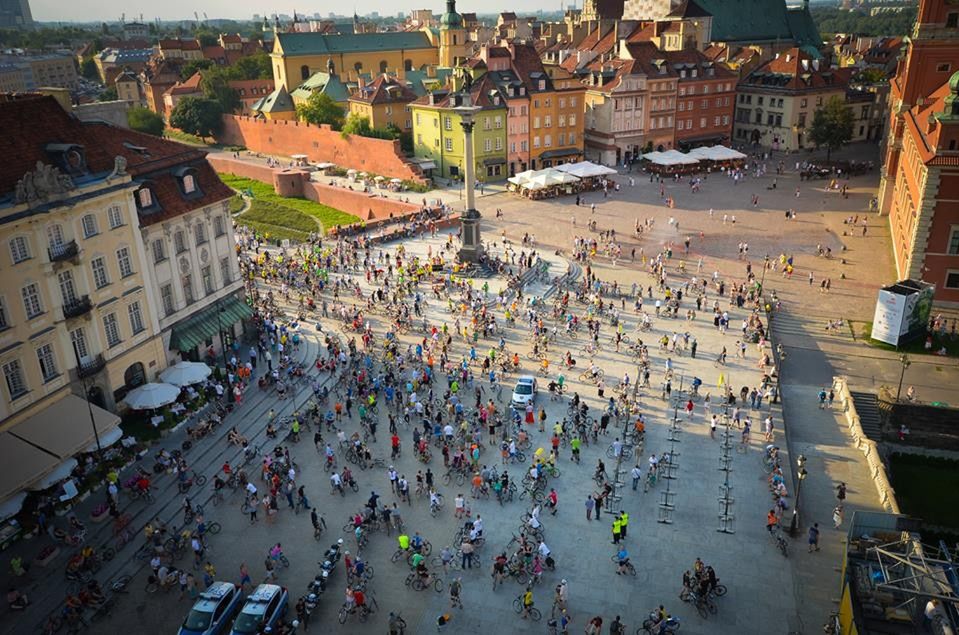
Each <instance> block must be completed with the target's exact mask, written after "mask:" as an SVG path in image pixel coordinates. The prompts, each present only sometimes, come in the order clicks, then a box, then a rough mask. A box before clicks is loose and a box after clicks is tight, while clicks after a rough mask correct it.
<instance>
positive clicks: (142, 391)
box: [123, 383, 180, 410]
mask: <svg viewBox="0 0 959 635" xmlns="http://www.w3.org/2000/svg"><path fill="white" fill-rule="evenodd" d="M179 394H180V389H179V388H177V387H176V386H172V385H170V384H154V383H150V384H144V385H142V386H140V387H139V388H134V389H133V390H131V391H130V392H129V393H127V396H126V399H124V400H123V401H125V402H126V404H127V405H128V406H130V407H131V408H133V409H134V410H150V409H153V408H159V407H161V406H165V405H167V404H170V403H173V402H174V401H176V398H177V395H179Z"/></svg>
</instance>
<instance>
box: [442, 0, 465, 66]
mask: <svg viewBox="0 0 959 635" xmlns="http://www.w3.org/2000/svg"><path fill="white" fill-rule="evenodd" d="M468 44H469V36H468V34H467V32H466V28H465V26H464V25H463V16H461V15H460V14H459V13H457V12H456V0H446V13H444V14H443V16H442V17H441V18H440V32H439V65H440V66H442V67H444V68H453V67H455V66H456V65H457V64H458V63H459V62H461V61H463V60H465V59H466V57H467V56H468V55H469V53H468V47H467V45H468Z"/></svg>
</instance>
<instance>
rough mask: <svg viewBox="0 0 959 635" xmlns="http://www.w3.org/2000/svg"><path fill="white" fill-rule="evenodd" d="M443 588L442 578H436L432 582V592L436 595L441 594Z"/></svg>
mask: <svg viewBox="0 0 959 635" xmlns="http://www.w3.org/2000/svg"><path fill="white" fill-rule="evenodd" d="M443 586H444V585H443V580H442V578H436V579H435V580H433V590H434V591H436V592H437V593H442V592H443Z"/></svg>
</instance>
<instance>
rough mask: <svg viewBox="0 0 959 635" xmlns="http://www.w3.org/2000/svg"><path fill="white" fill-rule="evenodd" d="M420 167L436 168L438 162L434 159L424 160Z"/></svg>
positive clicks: (422, 168)
mask: <svg viewBox="0 0 959 635" xmlns="http://www.w3.org/2000/svg"><path fill="white" fill-rule="evenodd" d="M420 169H421V170H435V169H436V163H434V162H433V161H424V162H423V163H420Z"/></svg>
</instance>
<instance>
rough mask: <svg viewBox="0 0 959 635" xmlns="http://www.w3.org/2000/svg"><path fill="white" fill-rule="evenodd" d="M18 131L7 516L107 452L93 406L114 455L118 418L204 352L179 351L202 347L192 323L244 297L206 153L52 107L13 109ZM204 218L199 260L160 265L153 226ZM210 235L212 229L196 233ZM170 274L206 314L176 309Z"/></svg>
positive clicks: (5, 356)
mask: <svg viewBox="0 0 959 635" xmlns="http://www.w3.org/2000/svg"><path fill="white" fill-rule="evenodd" d="M14 121H16V122H20V123H19V124H18V125H17V126H16V127H13V126H12V125H9V124H8V125H6V126H5V129H7V130H9V131H10V133H9V135H8V137H9V138H8V141H9V142H10V143H11V145H12V147H15V148H17V152H15V153H11V154H10V155H9V156H8V157H7V159H6V163H5V169H4V170H2V171H0V245H3V248H2V249H0V268H2V270H3V276H2V278H0V372H2V374H3V379H4V381H3V382H2V383H0V456H2V457H4V460H5V466H4V470H3V472H2V473H0V502H2V501H5V500H8V498H9V497H10V496H11V495H15V494H16V493H17V492H18V491H20V490H22V489H23V488H26V487H29V486H33V485H37V486H38V487H37V488H38V489H43V488H44V487H45V486H39V485H38V483H39V484H42V483H43V482H44V481H43V479H45V478H49V477H50V475H51V474H57V473H58V472H57V470H61V469H64V466H66V472H67V474H68V473H69V468H70V467H71V465H75V462H74V463H72V464H71V461H72V460H73V459H72V457H73V456H74V455H76V454H78V453H83V452H88V451H90V448H91V447H95V440H94V435H93V429H92V425H91V422H90V420H89V417H88V412H87V404H86V403H84V399H83V398H84V397H87V398H88V399H89V402H90V403H91V404H92V409H93V416H94V419H95V420H96V426H97V430H98V434H99V435H100V438H101V441H102V442H104V443H105V444H109V443H112V442H115V441H116V440H118V439H119V436H118V434H116V426H117V424H118V423H119V419H118V418H117V417H115V416H114V415H111V414H110V413H109V412H107V410H113V409H115V408H116V406H117V404H118V403H119V402H120V401H121V400H122V399H123V398H124V397H125V396H126V394H127V393H128V392H129V391H130V390H131V389H133V388H135V387H137V386H140V385H142V384H144V383H146V382H149V381H155V380H156V378H157V376H158V374H159V372H160V371H162V370H163V369H165V368H166V367H167V366H168V365H169V364H170V363H172V362H174V361H176V360H177V359H178V358H179V357H180V356H181V355H186V354H192V353H193V352H194V351H191V350H189V349H184V348H182V347H180V346H179V345H178V346H176V347H175V346H174V342H185V341H189V340H188V338H186V336H185V332H186V330H185V327H184V326H183V324H184V322H188V321H189V320H187V319H186V318H193V317H195V315H196V314H197V312H198V311H200V310H202V309H203V308H204V305H205V304H207V303H209V302H212V301H213V300H214V298H216V299H218V300H220V301H221V304H223V305H224V306H225V307H226V308H227V309H230V310H232V309H234V308H235V307H234V306H233V304H234V303H233V302H232V301H229V300H231V298H228V297H227V296H228V294H229V293H235V291H236V289H237V288H238V286H239V288H240V289H241V290H242V282H241V281H240V279H239V270H238V266H237V264H236V253H235V250H234V249H233V237H232V225H231V224H230V223H229V222H228V220H227V218H228V216H227V211H226V209H225V201H226V200H228V199H229V198H230V196H231V194H232V192H231V190H229V188H227V187H226V186H225V185H223V183H222V182H220V181H219V179H218V178H217V177H216V174H215V173H214V172H213V171H212V168H211V167H210V166H209V165H208V164H206V162H205V160H203V156H204V153H202V152H201V151H198V150H194V149H191V148H186V147H184V146H181V145H179V144H175V143H172V142H169V141H165V140H163V139H159V138H156V137H152V136H150V135H145V134H141V133H137V132H134V131H131V130H126V129H122V128H116V127H113V126H111V125H109V124H105V123H102V122H81V121H79V120H78V119H76V118H74V117H72V116H71V115H70V114H68V113H67V112H66V111H65V110H64V109H63V108H62V107H61V106H60V104H59V103H58V102H57V101H56V100H55V99H54V98H52V97H48V96H38V95H25V96H18V97H10V96H7V97H5V98H4V99H0V122H14ZM191 213H192V214H193V216H199V217H201V218H194V219H191V220H189V225H190V229H191V232H192V234H193V235H194V236H196V237H197V255H196V256H193V255H192V254H184V253H181V252H180V251H179V250H177V251H172V250H171V251H164V252H163V253H164V254H170V255H169V257H164V258H161V257H159V256H158V254H157V252H156V251H155V249H154V248H153V243H154V242H156V241H155V240H154V239H155V238H159V236H152V235H151V236H150V237H149V240H150V245H151V248H149V249H148V247H147V244H146V241H147V240H148V238H147V232H148V231H149V228H150V226H151V225H153V224H156V227H157V228H160V227H161V225H160V224H159V223H160V222H161V221H162V222H163V224H164V225H167V224H169V225H171V226H172V228H173V229H174V230H175V229H176V226H177V224H178V223H182V222H184V219H190V218H191ZM217 216H220V218H219V220H217ZM202 223H206V224H208V225H209V229H207V228H206V227H204V228H203V229H202V230H199V229H197V228H196V226H198V225H199V224H202ZM156 233H158V234H160V233H162V231H158V232H156ZM200 237H202V239H203V240H202V241H201V240H200ZM188 251H190V252H192V249H189V250H188ZM201 251H202V252H203V253H200V252H201ZM148 254H150V255H151V256H152V258H149V259H148ZM194 257H195V258H196V259H197V263H199V264H197V265H196V268H197V273H194V272H193V269H192V268H191V266H190V262H191V260H190V259H192V258H194ZM170 260H173V261H174V262H175V265H174V266H175V270H176V271H177V276H178V277H179V278H180V280H179V282H180V283H181V284H183V285H197V288H198V291H197V293H198V294H203V295H202V296H201V298H200V299H199V300H197V301H195V302H194V301H191V300H192V297H193V296H190V298H188V299H187V300H186V301H185V302H182V303H179V302H178V303H175V304H174V305H172V308H171V307H168V306H167V303H166V294H165V291H164V288H163V287H162V286H161V284H162V273H163V271H164V265H163V263H164V262H165V261H170ZM204 261H205V262H207V263H208V265H207V266H206V269H208V270H210V271H206V270H204V269H202V265H203V263H204ZM201 284H202V285H203V286H199V285H201ZM176 297H178V296H176ZM233 299H235V298H233ZM228 301H229V302H228ZM240 303H241V304H242V301H240ZM244 306H245V305H244ZM233 314H234V313H233V312H231V313H228V315H231V316H232V315H233ZM174 319H176V320H180V321H179V322H178V323H177V324H172V323H170V322H171V321H172V320H174ZM164 321H166V322H164ZM208 321H209V320H208ZM224 327H225V328H227V329H229V330H230V332H232V330H233V328H234V324H233V323H232V322H231V323H230V324H229V325H227V324H224ZM164 342H170V344H169V346H165V345H164ZM11 433H12V434H11ZM24 439H26V440H27V441H26V442H24V441H23V440H24ZM8 458H9V459H11V461H10V463H9V464H8V463H7V461H6V459H8ZM67 474H63V477H66V475H67ZM53 482H56V481H55V480H54V481H53Z"/></svg>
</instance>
